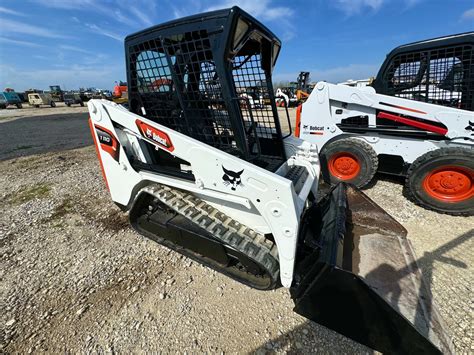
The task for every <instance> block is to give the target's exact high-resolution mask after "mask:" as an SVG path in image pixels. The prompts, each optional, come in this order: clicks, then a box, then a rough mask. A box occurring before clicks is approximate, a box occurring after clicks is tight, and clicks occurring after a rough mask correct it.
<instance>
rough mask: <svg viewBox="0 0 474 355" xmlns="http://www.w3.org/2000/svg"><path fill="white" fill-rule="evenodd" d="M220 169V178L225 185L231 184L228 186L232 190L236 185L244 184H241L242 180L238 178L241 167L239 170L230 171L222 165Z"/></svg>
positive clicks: (241, 171)
mask: <svg viewBox="0 0 474 355" xmlns="http://www.w3.org/2000/svg"><path fill="white" fill-rule="evenodd" d="M222 170H224V175H223V176H222V180H223V184H224V185H225V186H229V185H232V186H231V188H230V189H231V190H232V191H235V189H236V187H237V186H239V185H240V186H244V185H242V180H241V179H240V175H242V173H243V172H244V170H243V169H242V170H240V171H232V170H227V169H226V168H224V166H222Z"/></svg>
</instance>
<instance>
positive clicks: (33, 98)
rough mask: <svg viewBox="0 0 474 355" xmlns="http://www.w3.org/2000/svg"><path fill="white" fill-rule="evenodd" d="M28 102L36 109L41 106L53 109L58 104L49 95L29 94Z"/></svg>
mask: <svg viewBox="0 0 474 355" xmlns="http://www.w3.org/2000/svg"><path fill="white" fill-rule="evenodd" d="M28 102H29V103H30V105H31V106H34V107H36V108H38V107H40V106H41V105H48V106H51V107H56V102H54V100H53V97H52V96H51V94H49V93H38V92H36V93H32V94H28Z"/></svg>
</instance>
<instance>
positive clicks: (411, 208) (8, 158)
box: [0, 107, 474, 353]
mask: <svg viewBox="0 0 474 355" xmlns="http://www.w3.org/2000/svg"><path fill="white" fill-rule="evenodd" d="M291 114H292V117H294V111H293V110H292V112H291ZM87 117H88V115H87V113H86V110H85V109H83V108H79V107H72V108H67V107H64V108H60V107H57V108H54V109H52V108H44V109H23V110H16V109H11V110H3V111H0V137H2V139H1V140H0V201H1V206H2V212H1V214H0V352H2V353H26V352H74V353H76V352H89V351H97V352H108V353H111V352H144V351H164V352H176V351H179V352H184V351H187V352H204V351H205V352H212V353H217V352H219V353H223V352H226V353H248V352H257V353H267V352H268V353H271V352H278V353H284V352H290V353H309V352H311V353H312V352H318V353H371V352H372V351H371V350H370V349H368V348H365V347H363V346H361V345H360V344H357V343H354V342H353V341H351V340H349V339H347V338H345V337H343V336H341V335H339V334H337V333H335V332H333V331H330V330H328V329H326V328H324V327H322V326H319V325H317V324H315V323H312V322H308V321H307V320H306V319H304V318H303V317H300V316H298V315H297V314H295V313H294V312H293V311H292V307H293V303H292V300H291V298H290V296H289V293H288V291H287V290H285V289H283V288H280V289H278V290H275V291H269V292H262V291H256V290H252V289H250V288H248V287H246V286H243V285H241V284H238V283H236V282H234V281H232V280H230V279H229V278H226V277H225V276H222V275H220V274H218V273H216V272H214V271H211V270H209V269H207V268H205V267H202V266H200V265H198V264H196V263H195V262H192V261H191V260H189V259H187V258H185V257H181V256H180V255H179V254H177V253H174V252H171V251H169V250H168V249H166V248H164V247H161V246H159V245H157V244H156V243H154V242H152V241H150V240H148V239H146V238H144V237H142V236H140V235H138V234H137V233H135V232H134V231H132V229H131V228H130V227H129V226H128V223H127V216H126V214H124V213H122V212H120V210H119V209H118V208H117V207H116V206H115V205H114V204H113V203H112V202H111V200H110V198H109V195H108V192H107V190H106V187H105V183H104V182H103V179H102V176H101V173H100V168H99V164H98V161H97V158H96V154H95V151H94V147H93V146H92V139H91V137H90V133H89V130H88V124H87ZM365 192H366V193H367V194H368V195H369V196H370V197H371V198H372V199H373V200H374V201H375V202H377V203H378V204H379V205H380V206H382V207H383V208H384V209H386V210H387V211H388V212H389V213H390V214H391V215H392V216H393V217H395V218H396V219H397V220H398V221H399V222H400V223H402V224H403V226H404V227H405V228H406V229H407V230H408V232H409V238H410V240H411V242H412V244H413V246H414V249H415V251H416V254H417V258H418V263H419V265H420V267H421V269H422V272H423V275H424V278H425V280H426V282H427V284H428V286H429V287H430V289H431V292H432V294H433V298H434V301H435V302H436V304H437V305H438V308H439V310H440V313H441V315H442V317H443V318H444V320H445V322H446V323H447V326H448V331H449V332H450V334H451V335H452V338H453V342H454V347H455V349H456V351H457V352H459V353H472V352H473V351H474V343H473V337H474V335H473V319H472V315H473V311H474V309H473V303H472V300H473V299H474V294H473V292H472V285H473V281H474V280H473V272H472V265H473V262H474V243H473V240H474V239H473V236H474V218H465V217H451V216H446V215H441V214H437V213H435V212H431V211H427V210H424V209H422V208H420V207H418V206H416V205H414V204H413V203H411V202H409V201H407V200H406V199H405V198H404V197H403V196H402V184H401V182H400V181H396V180H392V179H388V178H387V177H383V176H378V178H377V180H376V183H375V184H374V185H373V186H372V187H370V188H369V189H367V190H366V191H365Z"/></svg>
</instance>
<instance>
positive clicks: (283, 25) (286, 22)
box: [174, 0, 296, 41]
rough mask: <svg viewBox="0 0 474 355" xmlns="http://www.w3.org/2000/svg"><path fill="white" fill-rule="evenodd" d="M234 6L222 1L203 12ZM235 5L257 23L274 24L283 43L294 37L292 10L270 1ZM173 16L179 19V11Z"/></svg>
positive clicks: (228, 0) (247, 0) (243, 1)
mask: <svg viewBox="0 0 474 355" xmlns="http://www.w3.org/2000/svg"><path fill="white" fill-rule="evenodd" d="M235 5H236V3H235V1H232V0H224V1H222V2H216V3H215V4H214V5H212V6H211V7H208V8H207V9H205V11H213V10H219V9H225V8H230V7H232V6H235ZM237 5H238V6H239V7H240V8H242V9H243V10H245V11H247V12H248V13H249V14H250V15H252V16H253V17H255V18H256V19H257V20H259V21H262V22H265V21H268V22H273V23H275V24H276V25H277V26H275V28H276V29H277V30H279V32H280V33H281V34H282V40H283V41H289V40H290V39H292V38H293V37H295V34H296V30H295V27H294V25H293V23H292V18H293V16H294V14H295V12H294V11H293V9H292V8H290V7H287V6H278V5H275V4H274V3H273V2H272V0H240V1H239V2H238V4H237ZM174 14H175V17H181V16H177V15H182V14H181V11H179V10H176V9H174Z"/></svg>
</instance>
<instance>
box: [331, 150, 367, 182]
mask: <svg viewBox="0 0 474 355" xmlns="http://www.w3.org/2000/svg"><path fill="white" fill-rule="evenodd" d="M328 168H329V172H330V173H331V175H332V176H335V177H336V178H338V179H339V180H352V179H353V178H355V177H356V176H357V175H359V173H360V164H359V160H358V159H357V158H356V157H355V156H354V155H353V154H351V153H347V152H342V153H337V154H335V155H333V156H332V157H331V159H329V162H328Z"/></svg>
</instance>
